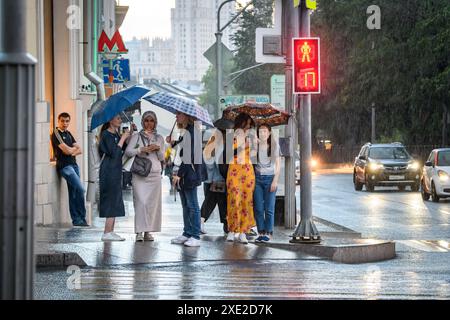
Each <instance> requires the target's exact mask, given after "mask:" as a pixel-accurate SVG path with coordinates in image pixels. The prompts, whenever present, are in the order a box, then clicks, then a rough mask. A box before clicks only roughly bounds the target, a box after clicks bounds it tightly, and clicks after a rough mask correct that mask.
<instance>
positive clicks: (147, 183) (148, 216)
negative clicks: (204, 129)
mask: <svg viewBox="0 0 450 320" xmlns="http://www.w3.org/2000/svg"><path fill="white" fill-rule="evenodd" d="M157 126H158V119H157V117H156V114H155V113H154V112H153V111H148V112H146V113H144V115H143V116H142V128H143V129H142V131H141V132H139V133H138V134H135V135H133V136H132V137H131V140H130V142H129V143H128V147H127V149H126V151H125V154H126V155H127V156H128V157H134V156H138V157H142V158H147V159H150V160H151V161H152V170H151V172H150V174H149V175H148V177H142V176H139V175H136V174H133V202H134V212H135V233H136V241H154V238H153V236H152V234H151V233H154V232H161V213H162V191H161V189H162V185H161V179H162V177H161V172H162V167H161V162H162V161H164V153H165V143H164V138H163V137H162V136H161V135H159V134H158V133H157V130H156V128H157Z"/></svg>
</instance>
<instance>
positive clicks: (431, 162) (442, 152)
mask: <svg viewBox="0 0 450 320" xmlns="http://www.w3.org/2000/svg"><path fill="white" fill-rule="evenodd" d="M421 190H422V199H423V200H428V199H430V196H431V198H432V200H433V202H439V199H441V198H449V197H450V148H447V149H435V150H433V151H431V153H430V156H429V157H428V160H427V162H426V163H425V166H424V167H423V170H422V180H421Z"/></svg>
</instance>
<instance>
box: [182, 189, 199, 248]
mask: <svg viewBox="0 0 450 320" xmlns="http://www.w3.org/2000/svg"><path fill="white" fill-rule="evenodd" d="M179 193H180V198H181V205H182V206H183V222H184V232H183V236H185V237H186V238H194V239H197V240H200V224H201V220H200V206H199V204H198V197H197V188H194V189H181V190H180V191H179Z"/></svg>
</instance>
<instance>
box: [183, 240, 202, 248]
mask: <svg viewBox="0 0 450 320" xmlns="http://www.w3.org/2000/svg"><path fill="white" fill-rule="evenodd" d="M184 245H185V246H186V247H200V240H197V239H195V238H190V239H189V240H188V241H186V242H185V243H184Z"/></svg>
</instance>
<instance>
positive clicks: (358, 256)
mask: <svg viewBox="0 0 450 320" xmlns="http://www.w3.org/2000/svg"><path fill="white" fill-rule="evenodd" d="M328 242H330V243H329V244H328ZM332 242H333V241H327V240H324V241H323V244H300V243H275V242H273V243H256V245H260V246H267V247H272V248H277V249H282V250H288V251H300V252H303V253H306V254H310V255H313V256H318V257H322V258H327V259H330V260H332V261H335V262H339V263H345V264H358V263H369V262H379V261H385V260H390V259H394V258H395V257H396V252H395V242H394V241H383V240H371V239H360V240H354V242H347V243H342V244H333V243H332ZM334 242H336V241H334ZM338 242H339V241H338Z"/></svg>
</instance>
